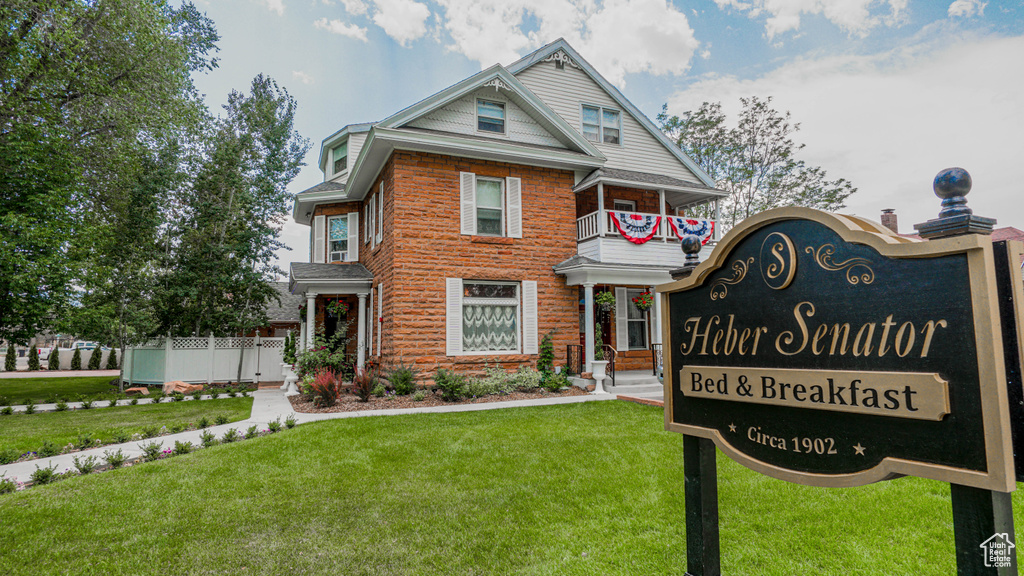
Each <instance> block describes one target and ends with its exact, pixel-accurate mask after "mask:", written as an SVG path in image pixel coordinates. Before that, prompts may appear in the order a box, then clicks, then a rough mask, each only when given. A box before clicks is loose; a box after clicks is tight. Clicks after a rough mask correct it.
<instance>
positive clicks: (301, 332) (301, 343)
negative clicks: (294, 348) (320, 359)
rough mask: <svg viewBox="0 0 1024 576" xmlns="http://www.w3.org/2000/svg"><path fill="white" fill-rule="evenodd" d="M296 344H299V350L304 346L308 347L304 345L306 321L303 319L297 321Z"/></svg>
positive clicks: (304, 347)
mask: <svg viewBox="0 0 1024 576" xmlns="http://www.w3.org/2000/svg"><path fill="white" fill-rule="evenodd" d="M298 345H299V350H305V349H306V348H308V346H306V322H305V320H303V321H302V322H299V342H298Z"/></svg>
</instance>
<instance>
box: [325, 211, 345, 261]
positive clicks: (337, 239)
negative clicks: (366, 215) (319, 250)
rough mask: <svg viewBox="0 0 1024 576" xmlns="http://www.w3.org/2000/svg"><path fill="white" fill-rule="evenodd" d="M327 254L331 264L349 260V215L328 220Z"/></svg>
mask: <svg viewBox="0 0 1024 576" xmlns="http://www.w3.org/2000/svg"><path fill="white" fill-rule="evenodd" d="M327 229H328V238H327V252H328V261H329V262H345V261H347V260H348V215H347V214H346V215H344V216H332V217H330V218H329V219H328V220H327Z"/></svg>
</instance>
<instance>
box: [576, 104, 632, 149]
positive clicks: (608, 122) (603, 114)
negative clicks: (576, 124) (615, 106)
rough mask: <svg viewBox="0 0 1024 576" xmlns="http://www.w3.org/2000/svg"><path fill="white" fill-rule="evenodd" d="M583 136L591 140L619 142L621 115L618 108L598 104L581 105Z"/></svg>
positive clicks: (606, 142) (610, 142)
mask: <svg viewBox="0 0 1024 576" xmlns="http://www.w3.org/2000/svg"><path fill="white" fill-rule="evenodd" d="M582 119H583V122H582V124H583V137H584V138H586V139H587V140H590V141H591V142H603V143H605V144H619V143H620V142H621V139H620V137H619V133H620V132H621V130H622V115H621V114H620V113H619V111H618V110H612V109H610V108H601V107H600V106H583V118H582Z"/></svg>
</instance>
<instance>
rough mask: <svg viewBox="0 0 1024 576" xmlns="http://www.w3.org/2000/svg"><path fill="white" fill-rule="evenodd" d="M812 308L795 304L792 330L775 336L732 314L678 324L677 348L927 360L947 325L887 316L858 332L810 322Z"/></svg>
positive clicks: (711, 352) (702, 351)
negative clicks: (681, 334)
mask: <svg viewBox="0 0 1024 576" xmlns="http://www.w3.org/2000/svg"><path fill="white" fill-rule="evenodd" d="M814 313H815V307H814V304H812V303H810V302H800V303H799V304H797V305H796V306H794V307H793V322H794V324H795V326H793V329H787V330H782V331H780V332H778V333H777V334H775V335H774V337H773V334H772V330H771V329H770V328H768V327H767V326H744V325H743V324H742V323H740V322H738V321H737V320H736V315H735V314H729V315H727V316H726V317H724V318H723V317H721V316H719V315H718V314H715V315H713V316H708V317H704V316H693V317H690V318H687V319H686V321H685V322H683V332H684V333H685V336H684V337H683V338H682V342H681V343H680V344H679V351H680V352H681V353H682V354H683V355H684V356H690V355H695V356H732V355H738V356H757V353H758V351H760V350H762V349H763V347H764V346H774V348H775V350H776V351H777V352H778V353H779V354H782V355H784V356H794V355H797V354H813V355H814V356H821V355H828V356H847V355H851V356H860V357H867V356H877V357H883V356H886V355H887V354H894V355H896V356H898V357H900V358H905V357H908V356H909V357H914V358H927V357H928V352H929V351H930V350H931V345H932V341H933V340H934V338H935V337H936V335H937V334H938V335H941V334H942V332H940V331H939V329H941V328H947V327H948V326H949V324H948V323H947V322H946V320H944V319H934V320H926V321H923V322H922V321H918V322H917V323H915V322H912V321H909V320H908V321H901V320H900V319H898V318H894V316H895V315H894V314H889V315H887V316H885V317H884V318H882V317H880V318H879V320H878V321H875V322H864V323H862V324H860V325H859V326H858V325H856V324H854V325H851V324H850V323H849V322H835V323H831V324H828V323H818V324H815V323H813V322H812V321H811V318H813V317H814Z"/></svg>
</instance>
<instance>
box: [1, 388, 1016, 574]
mask: <svg viewBox="0 0 1024 576" xmlns="http://www.w3.org/2000/svg"><path fill="white" fill-rule="evenodd" d="M0 425H2V424H0ZM719 477H720V507H721V521H722V524H721V527H722V551H723V558H722V564H723V570H724V572H725V573H726V574H757V575H761V574H767V575H775V574H779V575H789V574H808V575H820V574H836V575H840V574H842V575H846V574H878V575H883V574H884V575H887V576H888V575H894V574H912V575H915V576H917V575H929V574H953V573H955V571H956V569H955V560H954V556H953V532H952V522H951V513H950V504H949V489H948V487H947V486H945V485H943V484H941V483H939V482H933V481H927V480H920V479H912V478H905V479H901V480H895V481H891V482H883V483H879V484H874V485H871V486H866V487H861V488H854V489H822V488H810V487H805V486H797V485H793V484H786V483H784V482H781V481H778V480H773V479H770V478H766V477H763V476H760V475H758V474H755V473H754V472H751V471H749V470H746V469H744V468H742V467H740V466H738V465H736V464H734V463H732V462H731V461H729V460H728V459H726V458H725V457H723V456H721V455H720V457H719ZM1022 504H1024V502H1022V501H1021V498H1020V497H1018V498H1015V508H1016V509H1017V513H1018V517H1019V518H1024V516H1019V515H1020V513H1021V511H1022ZM0 512H2V514H3V521H2V522H0V550H3V551H4V553H3V554H0V573H3V574H38V573H39V571H40V569H42V568H43V567H45V571H47V572H48V573H53V574H59V573H75V574H133V575H135V574H161V575H162V574H190V575H199V574H250V575H278V574H332V575H333V574H345V575H363V574H473V575H483V574H494V575H510V574H530V575H534V574H537V575H564V574H569V575H577V574H579V575H583V574H588V575H589V574H594V575H597V574H601V575H603V574H622V575H644V576H646V575H651V574H683V572H684V571H685V565H686V553H685V541H686V539H685V532H684V530H685V519H684V518H685V517H684V502H683V472H682V437H681V436H679V435H676V434H672V433H667V432H664V431H662V416H661V410H660V409H657V408H651V407H646V406H638V405H635V404H627V403H624V402H595V403H585V404H573V405H562V406H550V407H540V408H518V409H507V410H496V411H486V412H468V413H455V414H433V415H407V416H396V417H376V418H356V419H348V420H335V421H329V422H322V423H317V424H307V425H303V426H300V427H298V428H297V429H295V430H290V431H285V432H283V433H280V434H275V435H272V436H267V437H264V438H260V439H257V440H248V441H245V442H242V443H237V444H230V445H222V446H216V447H213V448H209V449H205V450H200V451H198V452H195V453H193V454H190V455H187V456H181V457H177V458H172V459H169V460H166V461H161V462H157V463H152V464H146V465H139V466H135V467H132V468H129V469H125V470H118V471H113V472H106V473H103V474H99V475H92V476H86V477H80V478H74V479H70V480H67V481H63V482H59V483H57V484H54V485H51V486H42V487H38V488H33V489H30V490H27V491H24V492H21V493H17V494H8V495H5V496H0Z"/></svg>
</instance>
